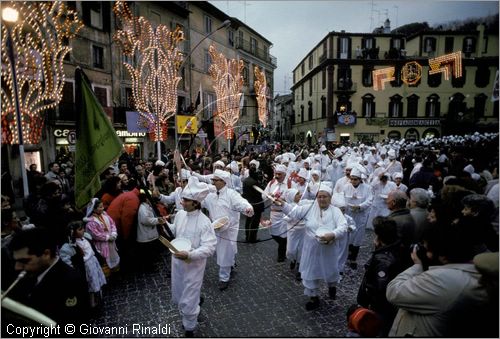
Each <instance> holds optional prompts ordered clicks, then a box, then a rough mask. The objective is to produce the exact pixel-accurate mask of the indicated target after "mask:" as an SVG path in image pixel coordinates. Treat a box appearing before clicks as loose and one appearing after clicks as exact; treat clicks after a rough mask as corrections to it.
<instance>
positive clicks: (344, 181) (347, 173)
mask: <svg viewBox="0 0 500 339" xmlns="http://www.w3.org/2000/svg"><path fill="white" fill-rule="evenodd" d="M353 166H354V163H352V162H347V163H346V165H345V168H344V173H345V176H343V177H342V178H340V179H338V180H337V182H336V183H335V187H334V188H333V193H341V192H343V191H344V186H345V185H346V184H348V183H349V182H350V181H351V178H350V174H351V170H352V167H353Z"/></svg>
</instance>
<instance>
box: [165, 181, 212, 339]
mask: <svg viewBox="0 0 500 339" xmlns="http://www.w3.org/2000/svg"><path fill="white" fill-rule="evenodd" d="M208 192H209V189H208V185H207V184H205V183H201V182H199V180H198V178H195V177H191V178H189V180H188V183H187V185H186V186H185V188H184V190H183V191H182V193H181V194H182V195H181V196H182V204H183V205H184V209H183V210H181V211H179V212H178V213H177V215H176V217H175V221H174V223H173V225H172V226H171V229H172V232H173V234H174V235H175V237H176V238H185V239H188V240H189V241H190V242H191V249H190V250H189V251H179V252H178V253H175V254H173V255H172V302H173V303H174V304H177V305H178V307H179V312H180V314H181V318H182V325H183V327H184V330H185V331H186V333H185V334H186V337H193V336H194V331H195V330H196V327H197V324H198V314H199V313H200V303H201V299H200V294H201V287H202V284H203V276H204V274H205V266H206V264H207V258H208V257H210V256H212V255H213V254H214V251H215V247H216V243H217V239H216V237H215V232H214V229H213V227H212V225H211V222H210V219H208V218H207V216H205V215H204V214H203V213H202V212H201V202H202V201H203V200H204V199H205V197H206V196H207V195H208Z"/></svg>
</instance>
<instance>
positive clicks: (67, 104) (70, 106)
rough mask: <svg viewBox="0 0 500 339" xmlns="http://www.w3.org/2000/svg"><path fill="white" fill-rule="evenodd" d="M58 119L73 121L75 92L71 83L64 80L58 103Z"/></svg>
mask: <svg viewBox="0 0 500 339" xmlns="http://www.w3.org/2000/svg"><path fill="white" fill-rule="evenodd" d="M58 119H59V120H66V121H75V90H74V83H73V81H68V80H66V81H65V82H64V87H63V91H62V98H61V101H60V102H59V110H58Z"/></svg>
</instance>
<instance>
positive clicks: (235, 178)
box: [226, 161, 242, 193]
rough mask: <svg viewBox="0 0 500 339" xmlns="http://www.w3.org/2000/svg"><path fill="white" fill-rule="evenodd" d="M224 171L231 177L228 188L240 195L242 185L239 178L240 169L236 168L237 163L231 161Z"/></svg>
mask: <svg viewBox="0 0 500 339" xmlns="http://www.w3.org/2000/svg"><path fill="white" fill-rule="evenodd" d="M226 170H227V171H228V172H229V174H230V175H231V181H230V185H229V188H232V189H233V190H235V191H236V192H238V193H241V190H242V184H241V179H240V176H239V173H240V169H239V167H238V163H237V162H236V161H231V163H230V164H229V165H227V166H226Z"/></svg>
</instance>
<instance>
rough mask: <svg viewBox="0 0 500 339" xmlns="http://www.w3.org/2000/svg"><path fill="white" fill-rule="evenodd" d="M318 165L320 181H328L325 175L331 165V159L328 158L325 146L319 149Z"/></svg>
mask: <svg viewBox="0 0 500 339" xmlns="http://www.w3.org/2000/svg"><path fill="white" fill-rule="evenodd" d="M319 153H320V154H319V163H320V165H321V180H327V181H328V180H330V178H329V176H328V173H327V171H326V170H327V168H328V166H329V165H330V163H331V161H332V160H331V159H330V157H329V156H328V150H327V149H326V146H325V145H321V147H320V148H319Z"/></svg>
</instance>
